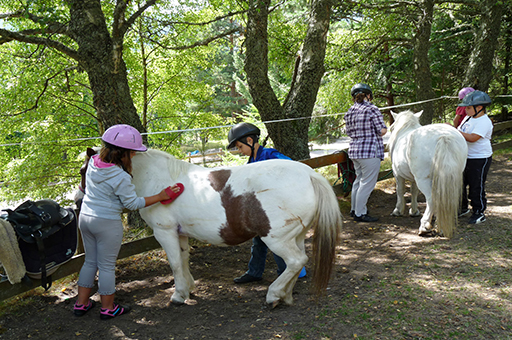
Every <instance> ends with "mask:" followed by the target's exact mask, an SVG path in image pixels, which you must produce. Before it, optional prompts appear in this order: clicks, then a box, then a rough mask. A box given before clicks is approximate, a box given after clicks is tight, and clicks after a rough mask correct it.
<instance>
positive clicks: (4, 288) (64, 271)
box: [0, 236, 160, 301]
mask: <svg viewBox="0 0 512 340" xmlns="http://www.w3.org/2000/svg"><path fill="white" fill-rule="evenodd" d="M158 248H160V244H159V243H158V241H157V240H156V239H155V237H154V236H149V237H145V238H142V239H139V240H136V241H132V242H127V243H124V244H123V245H121V249H120V251H119V256H118V259H123V258H126V257H129V256H132V255H136V254H140V253H143V252H145V251H149V250H153V249H158ZM84 260H85V254H79V255H75V256H73V258H72V259H71V260H70V261H69V262H67V263H65V264H63V265H62V266H60V267H59V269H57V271H56V272H55V273H53V275H52V279H53V281H56V280H58V279H62V278H63V277H66V276H69V275H71V274H74V273H78V272H79V271H80V269H81V268H82V265H83V263H84ZM40 284H41V280H35V279H30V280H29V281H27V282H26V283H25V282H22V283H18V284H15V285H12V284H11V283H10V282H9V281H4V282H1V283H0V301H3V300H5V299H8V298H11V297H13V296H16V295H19V294H21V293H25V292H28V291H29V290H32V289H34V288H37V287H40ZM41 289H43V288H42V287H41ZM50 289H51V288H50Z"/></svg>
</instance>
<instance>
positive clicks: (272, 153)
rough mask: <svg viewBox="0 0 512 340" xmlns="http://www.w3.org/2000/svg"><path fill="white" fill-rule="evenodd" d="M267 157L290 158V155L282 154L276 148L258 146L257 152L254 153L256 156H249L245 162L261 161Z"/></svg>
mask: <svg viewBox="0 0 512 340" xmlns="http://www.w3.org/2000/svg"><path fill="white" fill-rule="evenodd" d="M267 159H288V160H291V158H290V157H288V156H285V155H283V154H282V153H280V152H279V151H277V150H276V149H271V148H264V147H262V146H260V147H259V148H258V152H257V153H256V157H255V158H253V157H249V161H248V162H247V163H254V162H261V161H265V160H267Z"/></svg>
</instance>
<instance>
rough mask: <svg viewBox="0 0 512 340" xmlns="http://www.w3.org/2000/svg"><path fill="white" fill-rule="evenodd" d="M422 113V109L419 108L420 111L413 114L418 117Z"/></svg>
mask: <svg viewBox="0 0 512 340" xmlns="http://www.w3.org/2000/svg"><path fill="white" fill-rule="evenodd" d="M422 114H423V110H421V111H420V112H416V113H415V114H414V115H415V116H416V117H418V119H419V118H420V117H421V115H422Z"/></svg>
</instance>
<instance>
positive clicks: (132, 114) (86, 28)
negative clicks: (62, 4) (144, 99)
mask: <svg viewBox="0 0 512 340" xmlns="http://www.w3.org/2000/svg"><path fill="white" fill-rule="evenodd" d="M68 3H69V6H70V15H71V20H70V24H69V28H70V31H71V32H72V33H71V34H72V36H73V38H74V39H75V41H76V42H77V45H78V54H79V63H80V66H81V67H83V69H84V70H85V71H86V72H87V75H88V77H89V82H90V86H91V91H92V93H93V98H94V99H93V100H94V106H95V108H96V112H97V115H98V116H97V119H98V122H99V124H100V132H103V131H104V130H105V129H107V128H109V127H110V126H112V125H115V124H121V123H123V124H129V125H131V126H133V127H135V128H136V129H137V130H139V131H141V132H144V131H145V130H144V127H143V126H142V123H141V121H140V118H139V116H138V115H137V110H136V109H135V105H134V104H133V100H132V97H131V95H130V88H129V86H128V79H127V76H126V75H127V72H126V65H125V63H124V60H123V57H122V53H121V52H119V51H120V50H121V51H122V46H117V44H122V38H120V39H118V41H119V42H116V43H115V42H114V39H112V37H111V35H110V33H109V30H108V28H107V24H106V20H105V17H104V15H103V11H102V8H101V2H100V1H99V0H71V1H68ZM119 47H121V48H119Z"/></svg>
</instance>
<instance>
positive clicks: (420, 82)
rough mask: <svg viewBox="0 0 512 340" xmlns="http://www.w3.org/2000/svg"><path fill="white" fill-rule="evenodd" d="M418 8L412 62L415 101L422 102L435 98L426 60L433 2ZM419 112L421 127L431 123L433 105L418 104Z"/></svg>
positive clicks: (428, 63) (430, 1) (430, 0)
mask: <svg viewBox="0 0 512 340" xmlns="http://www.w3.org/2000/svg"><path fill="white" fill-rule="evenodd" d="M418 6H419V7H420V9H421V10H422V11H421V16H420V17H419V18H418V24H417V26H418V27H417V32H416V35H415V36H414V52H413V62H414V77H415V83H416V99H417V100H418V101H423V100H428V99H432V98H434V97H435V93H434V90H433V89H432V73H431V72H430V61H429V58H428V50H429V48H430V33H431V30H432V18H433V15H434V0H424V1H422V2H421V4H419V5H418ZM420 110H423V114H422V115H421V118H420V123H421V124H422V125H425V124H430V123H432V117H433V116H434V103H433V102H427V103H424V104H420Z"/></svg>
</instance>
